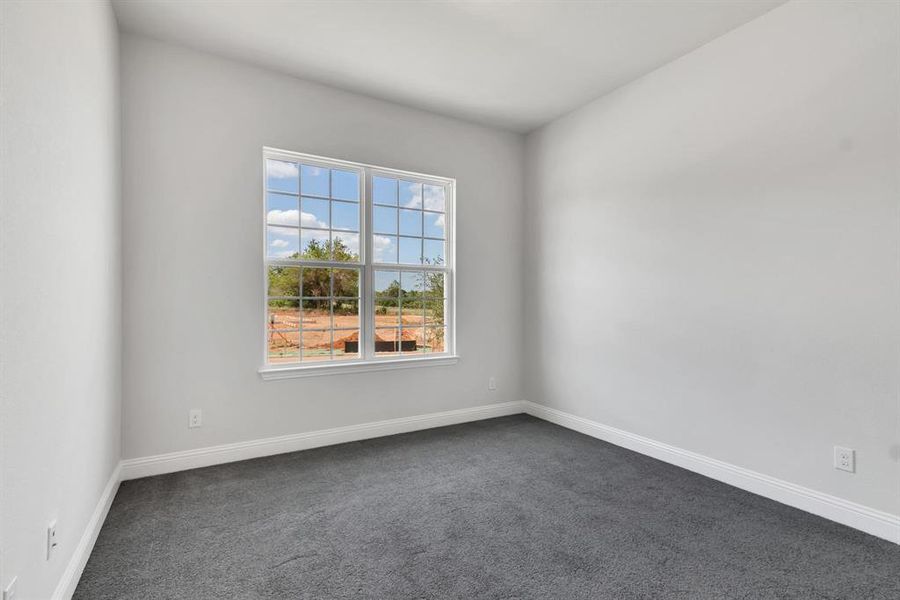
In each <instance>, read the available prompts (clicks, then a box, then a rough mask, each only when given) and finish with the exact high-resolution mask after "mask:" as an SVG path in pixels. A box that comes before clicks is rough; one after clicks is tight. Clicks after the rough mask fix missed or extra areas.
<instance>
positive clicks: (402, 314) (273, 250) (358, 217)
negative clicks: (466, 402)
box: [264, 149, 453, 368]
mask: <svg viewBox="0 0 900 600" xmlns="http://www.w3.org/2000/svg"><path fill="white" fill-rule="evenodd" d="M264 155H265V156H264V158H265V176H264V177H265V228H266V232H265V241H266V250H265V263H266V265H265V266H266V269H265V271H266V285H265V287H266V315H265V336H266V342H265V361H266V364H267V365H270V366H282V367H287V368H289V367H292V366H313V365H316V364H323V363H327V364H335V363H339V362H348V363H352V362H368V361H372V362H379V361H384V360H390V359H415V358H417V357H437V356H441V355H449V354H451V348H452V339H451V335H452V327H451V313H452V308H453V307H452V306H450V299H451V298H452V295H451V294H450V289H451V286H452V276H453V270H452V264H451V261H450V256H451V254H450V252H449V248H450V243H451V240H450V236H451V234H452V231H451V228H450V227H449V224H450V218H449V217H450V214H451V213H450V211H451V205H452V201H453V182H452V180H449V179H445V178H440V177H431V176H424V175H420V174H413V173H406V172H402V171H395V170H391V169H384V168H381V167H371V166H368V165H363V164H358V163H349V162H346V161H337V160H331V159H325V158H321V157H313V156H308V155H302V154H295V153H290V152H284V151H274V150H268V149H267V150H266V151H265V153H264Z"/></svg>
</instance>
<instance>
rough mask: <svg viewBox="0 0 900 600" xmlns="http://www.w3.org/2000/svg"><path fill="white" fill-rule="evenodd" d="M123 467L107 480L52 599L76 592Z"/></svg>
mask: <svg viewBox="0 0 900 600" xmlns="http://www.w3.org/2000/svg"><path fill="white" fill-rule="evenodd" d="M121 468H122V465H121V463H119V464H118V465H116V468H115V469H113V472H112V474H111V475H110V476H109V481H107V483H106V487H105V488H103V493H102V494H100V499H99V500H98V501H97V506H96V508H94V512H93V514H91V518H90V520H89V521H88V524H87V526H86V527H85V528H84V533H82V534H81V539H80V540H78V546H76V547H75V552H73V553H72V558H70V559H69V564H68V565H66V570H65V571H63V574H62V578H61V579H60V580H59V583H58V584H57V585H56V590H55V591H54V592H53V596H52V600H69V599H70V598H71V597H72V594H74V593H75V588H76V587H77V586H78V580H79V579H81V573H82V572H83V571H84V567H85V565H86V564H87V561H88V558H90V557H91V552H92V551H93V550H94V544H95V543H96V541H97V536H98V535H100V528H102V527H103V522H104V521H106V515H107V513H109V507H110V506H111V505H112V501H113V498H115V497H116V491H117V490H118V489H119V482H120V481H121V478H120V475H121Z"/></svg>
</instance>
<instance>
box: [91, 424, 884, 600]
mask: <svg viewBox="0 0 900 600" xmlns="http://www.w3.org/2000/svg"><path fill="white" fill-rule="evenodd" d="M898 572H900V547H898V546H897V545H895V544H891V543H890V542H887V541H884V540H880V539H878V538H875V537H873V536H870V535H868V534H865V533H862V532H860V531H857V530H854V529H850V528H848V527H845V526H843V525H839V524H837V523H834V522H831V521H827V520H825V519H822V518H820V517H816V516H814V515H810V514H808V513H805V512H802V511H800V510H797V509H794V508H791V507H788V506H785V505H783V504H779V503H777V502H774V501H771V500H767V499H765V498H762V497H760V496H756V495H754V494H750V493H748V492H744V491H742V490H739V489H736V488H734V487H731V486H729V485H726V484H724V483H720V482H717V481H714V480H712V479H708V478H706V477H703V476H701V475H697V474H695V473H691V472H689V471H686V470H684V469H680V468H678V467H675V466H672V465H669V464H666V463H663V462H660V461H657V460H655V459H652V458H649V457H647V456H644V455H641V454H638V453H635V452H631V451H629V450H626V449H623V448H620V447H617V446H613V445H611V444H608V443H605V442H602V441H600V440H597V439H594V438H591V437H588V436H585V435H582V434H580V433H576V432H574V431H571V430H568V429H564V428H562V427H559V426H557V425H553V424H551V423H547V422H545V421H541V420H538V419H536V418H533V417H529V416H525V415H516V416H511V417H501V418H497V419H491V420H486V421H478V422H474V423H466V424H463V425H454V426H450V427H443V428H440V429H431V430H427V431H419V432H415V433H407V434H401V435H395V436H390V437H384V438H378V439H373V440H366V441H362V442H353V443H348V444H341V445H337V446H330V447H325V448H318V449H314V450H305V451H302V452H294V453H291V454H281V455H277V456H270V457H265V458H258V459H254V460H248V461H243V462H237V463H231V464H226V465H219V466H214V467H207V468H203V469H195V470H191V471H183V472H179V473H172V474H169V475H160V476H156V477H148V478H144V479H136V480H132V481H126V482H123V483H122V485H121V486H120V488H119V491H118V494H117V495H116V498H115V501H114V502H113V505H112V508H111V509H110V512H109V516H108V517H107V521H106V523H105V524H104V526H103V529H102V530H101V532H100V536H99V538H98V540H97V543H96V545H95V547H94V550H93V553H92V555H91V557H90V559H89V561H88V564H87V566H86V568H85V570H84V573H83V576H82V578H81V581H80V582H79V585H78V588H77V589H76V591H75V596H74V597H75V598H76V599H79V600H87V599H98V600H99V599H107V598H109V599H112V598H115V599H118V600H126V599H142V600H150V599H157V598H158V599H162V598H165V599H173V598H185V599H192V600H201V599H216V600H219V599H221V598H241V599H249V600H252V599H274V598H277V599H292V600H293V599H325V598H327V599H339V598H373V599H374V598H379V599H385V598H390V599H420V598H491V599H501V598H502V599H508V598H522V599H526V598H535V599H537V598H541V599H545V598H566V599H580V598H585V599H586V598H591V599H595V600H596V599H610V600H630V599H639V598H640V599H649V598H659V599H691V600H697V599H707V598H708V599H716V600H720V599H723V598H729V599H731V598H735V599H737V598H744V599H750V598H752V599H768V598H771V599H776V598H778V599H781V598H792V599H793V598H804V599H805V598H809V599H813V598H814V599H817V600H819V599H835V600H836V599H849V598H860V599H862V598H866V599H872V600H878V599H885V600H888V599H890V600H895V599H896V598H900V577H898V575H897V574H898Z"/></svg>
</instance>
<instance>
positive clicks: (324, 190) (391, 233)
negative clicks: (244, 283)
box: [266, 160, 445, 264]
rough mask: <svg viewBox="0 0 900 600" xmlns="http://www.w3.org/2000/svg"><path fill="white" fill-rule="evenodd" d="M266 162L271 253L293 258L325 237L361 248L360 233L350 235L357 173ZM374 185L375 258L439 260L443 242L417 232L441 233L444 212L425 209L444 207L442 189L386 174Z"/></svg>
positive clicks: (355, 218)
mask: <svg viewBox="0 0 900 600" xmlns="http://www.w3.org/2000/svg"><path fill="white" fill-rule="evenodd" d="M266 162H267V169H266V170H267V176H266V187H267V189H268V190H269V191H268V192H267V193H266V213H267V217H266V221H267V223H268V232H267V239H266V244H267V248H268V255H269V256H270V257H273V258H280V257H287V256H291V255H292V254H294V253H296V252H298V251H300V250H301V249H302V248H304V247H305V246H306V244H308V243H309V241H311V240H318V241H325V240H328V239H329V236H333V237H335V238H337V237H340V238H341V239H342V240H343V241H344V243H345V244H347V245H348V246H349V247H350V248H351V251H353V252H358V251H359V236H358V234H356V233H353V232H358V231H359V204H358V200H359V175H358V174H357V173H356V172H353V171H343V170H339V169H326V168H322V167H316V166H311V165H302V164H301V165H298V164H297V163H292V162H286V161H277V160H268V161H266ZM329 180H330V187H329ZM372 183H373V201H374V203H375V204H376V206H375V207H374V212H373V221H374V222H373V230H374V235H373V248H374V253H375V261H376V262H387V263H393V262H398V261H399V262H400V263H402V264H419V263H420V260H421V257H422V256H424V257H426V258H427V259H428V260H430V261H435V260H438V259H440V260H443V257H444V243H443V242H442V241H440V240H429V239H424V240H423V239H422V237H421V236H422V235H425V236H431V237H435V238H443V237H444V223H445V220H444V214H443V213H442V212H441V213H437V212H427V211H443V210H444V206H445V199H444V188H443V187H441V186H435V185H428V184H424V185H423V184H421V183H416V182H411V181H403V180H398V179H393V178H386V177H373V182H372ZM301 188H302V189H301ZM278 192H282V193H278ZM307 194H308V195H309V196H322V198H314V197H309V196H307ZM329 197H330V200H329V199H328V198H329ZM343 200H347V202H344V201H343ZM329 208H330V214H329ZM423 208H424V209H425V211H424V212H423V210H422V209H423ZM298 227H300V228H303V229H298ZM313 228H318V229H313ZM325 229H331V230H332V231H330V232H329V231H324V230H325ZM398 234H399V235H398ZM404 236H407V237H404Z"/></svg>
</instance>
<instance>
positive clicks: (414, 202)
mask: <svg viewBox="0 0 900 600" xmlns="http://www.w3.org/2000/svg"><path fill="white" fill-rule="evenodd" d="M405 183H406V189H407V190H409V195H410V199H409V200H407V201H406V204H404V205H403V206H404V208H422V184H421V183H409V182H405Z"/></svg>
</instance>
